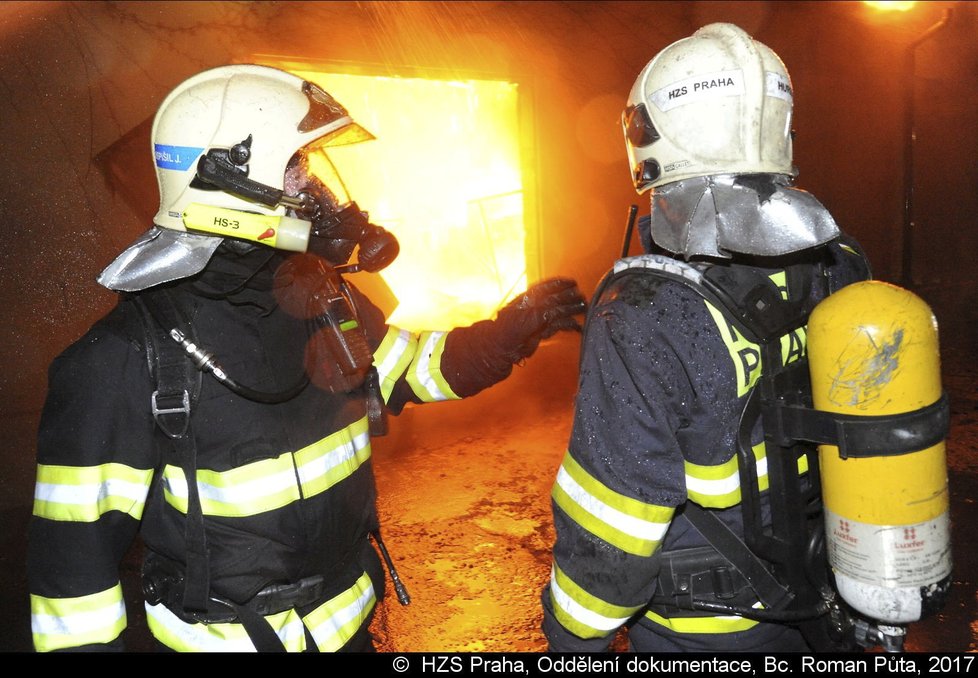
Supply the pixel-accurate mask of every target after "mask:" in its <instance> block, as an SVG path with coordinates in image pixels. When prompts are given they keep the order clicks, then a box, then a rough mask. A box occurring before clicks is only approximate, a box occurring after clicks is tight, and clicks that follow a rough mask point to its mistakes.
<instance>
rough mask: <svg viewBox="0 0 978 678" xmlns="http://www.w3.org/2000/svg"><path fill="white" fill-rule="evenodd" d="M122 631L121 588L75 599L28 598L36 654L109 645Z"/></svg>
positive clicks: (124, 609)
mask: <svg viewBox="0 0 978 678" xmlns="http://www.w3.org/2000/svg"><path fill="white" fill-rule="evenodd" d="M125 628H126V604H125V603H124V602H123V599H122V585H121V584H116V585H115V586H113V587H112V588H110V589H106V590H105V591H101V592H99V593H93V594H91V595H88V596H79V597H77V598H45V597H44V596H37V595H33V594H31V632H32V634H33V637H34V648H35V649H36V650H37V651H38V652H50V651H51V650H60V649H62V648H66V647H78V646H79V645H88V644H91V643H108V642H111V641H113V640H115V639H116V638H118V637H119V634H120V633H122V632H123V631H124V630H125Z"/></svg>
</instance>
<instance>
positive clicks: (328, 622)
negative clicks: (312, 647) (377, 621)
mask: <svg viewBox="0 0 978 678" xmlns="http://www.w3.org/2000/svg"><path fill="white" fill-rule="evenodd" d="M376 602H377V596H376V594H375V593H374V586H373V583H372V582H371V581H370V577H369V576H368V575H367V573H366V572H364V573H363V574H362V575H361V576H360V578H359V579H357V581H356V583H355V584H354V585H353V586H351V587H350V588H348V589H347V590H346V591H344V592H343V593H341V594H339V595H338V596H335V597H333V598H330V599H329V600H327V601H326V602H325V603H323V604H322V605H320V606H319V607H317V608H316V609H315V610H313V611H312V612H310V613H309V614H308V615H306V616H305V617H303V621H304V622H305V625H306V628H308V629H309V632H310V633H311V634H312V637H313V639H314V640H315V641H316V645H317V647H319V649H320V650H321V651H323V652H335V651H336V650H339V649H340V648H341V647H343V646H344V645H346V644H347V642H349V640H350V638H352V637H353V635H354V634H355V633H356V632H357V631H358V630H359V629H360V627H361V626H363V625H364V624H366V623H367V619H369V617H370V611H371V610H373V608H374V605H375V604H376Z"/></svg>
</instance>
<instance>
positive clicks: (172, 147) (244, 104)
mask: <svg viewBox="0 0 978 678" xmlns="http://www.w3.org/2000/svg"><path fill="white" fill-rule="evenodd" d="M372 138H374V137H373V135H371V134H370V133H369V132H367V131H366V130H365V129H363V128H362V127H360V126H359V125H358V124H357V123H355V122H354V121H353V119H352V118H351V117H350V115H349V113H348V112H347V110H346V109H345V108H344V107H343V106H342V105H340V104H339V103H338V102H337V101H336V100H335V99H333V97H331V96H330V95H329V94H328V93H327V92H325V91H324V90H323V89H322V88H320V87H319V86H317V85H315V84H313V83H310V82H308V81H305V80H303V79H302V78H300V77H298V76H296V75H293V74H291V73H287V72H285V71H282V70H279V69H277V68H271V67H268V66H259V65H254V64H237V65H230V66H221V67H218V68H213V69H210V70H207V71H204V72H202V73H199V74H197V75H195V76H193V77H191V78H189V79H188V80H186V81H184V82H183V83H181V84H180V85H178V86H177V87H176V88H175V89H174V90H173V91H172V92H170V94H169V95H168V96H167V97H166V98H165V99H164V100H163V103H162V104H161V105H160V107H159V110H158V111H157V113H156V118H155V119H154V121H153V128H152V147H153V148H152V150H153V157H154V162H155V166H156V176H157V182H158V184H159V192H160V207H159V211H158V212H157V213H156V216H155V217H154V219H153V222H154V224H155V226H154V228H152V229H150V231H148V232H147V233H144V234H143V236H142V237H141V238H140V239H139V240H137V241H136V243H134V244H133V245H131V246H130V247H129V248H128V249H127V250H126V251H125V252H123V253H122V254H121V255H120V256H119V257H118V258H117V259H116V260H115V261H114V262H113V263H112V264H110V265H109V267H107V268H106V269H105V270H104V271H103V272H102V274H101V276H100V277H99V282H100V283H101V284H103V285H105V286H106V287H108V288H109V289H114V290H121V291H138V290H140V289H145V288H146V287H150V286H152V285H155V284H160V283H162V282H169V281H171V280H178V279H180V278H184V277H188V276H190V275H194V274H195V273H197V272H199V271H200V270H202V269H203V268H204V266H206V264H207V262H208V261H209V259H210V257H211V255H212V254H213V252H214V250H215V249H216V248H217V246H218V245H219V244H220V243H221V241H222V240H223V237H222V236H221V235H208V234H203V233H192V232H187V226H186V215H187V213H188V208H191V207H193V208H194V209H198V208H205V209H216V210H231V211H233V212H231V214H234V213H235V212H238V213H244V214H248V215H255V214H257V215H285V214H286V210H287V206H286V204H283V203H282V202H281V201H280V200H276V196H278V195H280V194H281V193H284V191H283V187H284V178H285V170H286V166H287V165H288V163H289V160H290V159H291V158H292V157H293V155H295V154H296V153H297V152H298V151H299V150H300V149H307V151H311V150H314V149H316V148H321V147H323V146H335V145H341V144H349V143H356V142H358V141H364V140H368V139H372ZM209 158H219V159H221V160H222V161H223V162H222V163H221V168H223V174H222V175H221V176H224V177H229V178H228V180H227V181H216V180H215V181H208V180H205V179H202V177H201V176H200V175H199V173H198V163H199V162H202V159H204V160H206V159H209ZM211 166H212V167H213V164H211ZM256 195H258V196H260V199H258V198H256V197H255V196H256ZM269 196H271V197H269ZM252 239H254V238H252ZM266 244H267V243H266ZM286 249H296V247H286Z"/></svg>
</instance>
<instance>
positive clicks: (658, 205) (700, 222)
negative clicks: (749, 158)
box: [651, 174, 839, 260]
mask: <svg viewBox="0 0 978 678" xmlns="http://www.w3.org/2000/svg"><path fill="white" fill-rule="evenodd" d="M651 197H652V219H651V231H652V240H654V241H655V244H657V245H658V246H659V247H662V248H663V249H665V250H667V251H669V252H672V253H673V254H677V255H679V256H681V257H683V258H684V259H686V260H689V259H692V258H694V257H712V258H719V259H730V258H731V257H732V255H734V254H750V255H757V256H771V257H776V256H782V255H785V254H791V253H792V252H798V251H801V250H805V249H809V248H812V247H817V246H819V245H822V244H824V243H827V242H829V241H830V240H833V239H835V238H836V237H838V235H839V228H838V226H836V223H835V220H834V219H833V218H832V215H831V214H829V212H828V210H827V209H825V207H823V206H822V204H821V203H820V202H819V201H818V200H817V199H816V198H815V196H813V195H812V194H811V193H808V192H806V191H803V190H800V189H797V188H793V187H792V186H791V185H790V178H789V177H786V176H784V175H775V174H747V175H729V174H727V175H716V176H705V177H693V178H690V179H684V180H682V181H675V182H672V183H668V184H665V185H663V186H659V187H657V188H655V189H653V190H652V196H651Z"/></svg>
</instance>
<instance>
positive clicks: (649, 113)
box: [615, 24, 951, 650]
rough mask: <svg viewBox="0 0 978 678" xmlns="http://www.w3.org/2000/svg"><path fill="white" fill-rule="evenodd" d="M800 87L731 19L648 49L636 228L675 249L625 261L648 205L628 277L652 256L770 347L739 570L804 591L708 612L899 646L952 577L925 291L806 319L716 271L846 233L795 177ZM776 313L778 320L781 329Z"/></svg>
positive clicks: (839, 305) (880, 289)
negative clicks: (766, 515)
mask: <svg viewBox="0 0 978 678" xmlns="http://www.w3.org/2000/svg"><path fill="white" fill-rule="evenodd" d="M792 96H793V95H792V89H791V82H790V79H789V76H788V73H787V71H786V70H785V68H784V64H783V63H782V62H781V60H780V59H779V58H778V56H777V55H776V54H775V53H774V52H773V51H771V50H770V49H769V48H768V47H766V46H764V45H763V44H761V43H759V42H757V41H755V40H753V39H752V38H751V37H750V36H748V35H747V34H746V33H745V32H744V31H742V30H741V29H740V28H738V27H736V26H733V25H731V24H711V25H709V26H706V27H704V28H702V29H700V30H699V31H697V32H696V33H695V34H694V35H693V36H691V37H689V38H685V39H683V40H680V41H678V42H676V43H673V44H672V45H670V46H669V47H667V48H665V49H664V50H663V51H662V52H660V53H659V54H658V55H657V56H656V57H655V58H654V59H653V60H652V61H650V62H649V64H648V65H647V66H646V67H645V69H643V71H642V72H641V73H640V75H639V77H638V79H637V80H636V82H635V85H634V87H633V89H632V91H631V94H630V95H629V98H628V102H627V104H626V108H625V111H624V113H623V116H622V129H623V133H624V136H625V143H626V149H627V151H628V157H629V162H630V165H631V169H632V178H633V181H634V184H635V188H636V190H637V191H638V192H639V193H645V192H646V191H651V207H652V213H651V215H650V216H649V217H644V218H643V219H642V220H641V221H640V222H639V230H640V231H642V239H643V245H645V247H646V249H647V250H650V251H651V249H652V243H655V244H656V245H658V246H659V247H661V248H663V249H664V250H666V251H668V252H669V253H670V256H669V257H665V256H661V255H656V254H645V255H642V256H640V257H632V258H627V257H628V251H629V244H630V240H631V235H632V230H633V228H634V225H635V216H636V212H637V208H636V207H634V206H633V207H632V209H631V211H630V212H629V215H628V222H627V226H626V234H625V239H624V243H623V245H622V252H621V257H622V258H621V259H620V260H619V261H618V262H617V263H616V265H615V270H616V272H620V270H623V269H629V268H635V269H637V268H653V269H656V273H655V274H656V275H660V276H661V275H665V276H666V277H671V278H672V279H674V280H676V281H678V282H681V283H684V284H687V285H689V286H691V287H693V288H694V289H697V290H699V291H700V292H701V294H703V296H704V297H706V298H707V299H708V300H710V301H711V303H714V304H715V305H719V307H723V308H726V309H727V310H728V311H729V313H730V316H731V317H732V318H737V319H738V323H739V324H738V329H739V330H740V331H741V332H742V334H744V336H745V337H751V336H753V337H754V339H751V341H755V340H756V343H757V344H758V346H759V347H760V350H761V353H762V355H763V356H764V357H763V361H762V362H763V364H764V365H765V371H764V372H762V373H761V377H760V380H759V381H758V383H757V385H756V386H755V387H754V389H753V391H752V392H751V395H750V397H749V398H748V401H747V405H746V406H745V408H744V412H743V415H742V420H741V430H740V440H739V444H738V446H739V450H738V455H737V456H738V466H739V472H740V486H741V488H742V500H741V510H742V513H743V515H744V525H745V527H744V542H745V543H746V545H747V547H748V548H749V551H750V553H747V554H744V553H736V558H739V559H740V560H739V562H740V564H742V565H744V567H743V568H741V569H749V568H751V567H753V566H754V565H755V564H759V565H762V566H763V567H764V568H767V569H769V570H770V571H771V572H772V573H773V574H775V575H777V579H778V580H779V581H778V582H777V583H778V584H779V585H783V586H785V587H786V588H787V591H788V592H789V595H788V596H787V600H788V601H789V602H787V603H783V604H780V603H779V604H777V605H769V606H766V607H765V609H763V610H755V609H743V608H737V609H733V608H731V607H729V606H724V605H717V604H711V603H702V604H699V605H694V609H698V610H702V611H710V612H713V613H721V614H737V615H740V616H743V617H746V618H752V619H760V620H763V621H773V622H781V623H788V624H795V625H798V626H799V628H801V629H802V631H803V633H806V637H807V638H809V640H810V642H811V638H813V637H818V638H820V639H821V640H823V641H825V643H827V648H828V649H838V648H839V647H853V646H856V645H858V646H863V647H871V646H874V645H880V646H882V647H883V648H884V649H886V650H899V649H901V648H902V642H903V636H904V635H905V633H906V630H905V625H906V624H909V623H912V622H915V621H918V620H920V619H921V618H923V617H925V616H927V615H928V614H932V613H934V612H935V611H937V610H940V609H941V607H942V606H943V605H944V604H945V602H946V599H947V594H948V590H949V587H950V576H951V552H950V528H949V519H948V490H947V469H946V461H945V457H944V439H945V437H946V435H947V431H948V420H949V407H948V402H947V397H946V395H944V393H943V391H942V389H941V385H940V365H939V362H940V361H939V356H938V343H937V333H936V321H935V320H934V317H933V314H932V313H931V311H930V309H929V307H927V305H926V304H925V303H924V302H923V301H922V300H920V299H919V298H918V297H916V296H915V295H914V294H913V293H911V292H909V291H908V290H904V289H902V288H899V287H896V286H893V285H889V284H886V283H882V282H877V281H866V282H859V283H853V284H850V285H847V286H845V287H842V288H841V289H833V288H832V286H831V284H830V285H829V288H830V289H829V290H828V292H830V293H829V294H828V296H826V297H825V298H824V299H823V300H822V301H821V302H819V303H818V304H817V305H815V306H814V308H812V305H811V304H808V305H807V307H806V308H801V307H799V308H798V309H795V310H791V311H790V312H789V311H788V310H785V311H779V310H778V308H779V306H781V305H782V304H781V303H780V301H779V299H777V298H774V299H771V300H770V302H771V303H763V304H759V303H758V299H754V298H753V297H751V293H750V290H746V292H745V293H743V294H741V293H740V292H739V291H738V290H737V289H736V287H733V288H731V286H730V285H728V284H723V285H714V284H712V283H711V280H712V279H714V278H715V279H717V280H719V277H717V276H721V275H726V274H725V273H724V270H725V269H726V268H727V267H725V266H723V265H722V264H721V265H716V264H715V263H714V262H715V261H716V260H722V259H730V258H731V255H732V254H743V255H749V256H760V257H772V256H774V257H776V256H782V255H790V254H794V253H795V252H804V251H809V250H811V251H815V250H816V248H821V247H825V246H829V243H834V241H835V240H836V239H837V238H838V237H839V235H840V232H839V230H838V227H837V226H836V224H835V222H834V220H833V219H832V217H831V215H829V214H828V212H827V210H825V208H824V207H823V206H822V205H821V204H819V203H818V201H817V200H815V198H814V197H812V196H810V195H809V194H807V193H805V192H804V191H801V190H799V189H795V188H793V186H792V185H791V182H792V179H793V177H794V175H795V174H796V170H795V168H794V166H793V165H792V133H791V131H790V130H791V116H792ZM831 246H832V247H836V246H837V245H836V244H832V245H831ZM683 259H685V260H686V261H682V260H683ZM687 262H690V263H687ZM786 270H788V269H786ZM730 275H733V271H732V269H731V270H730ZM730 275H727V277H730ZM788 275H789V276H790V275H792V274H791V273H790V271H789V273H788ZM798 275H799V276H801V277H800V278H799V281H802V278H804V280H810V279H811V277H812V275H811V273H806V274H804V275H802V273H801V269H799V273H798ZM821 275H823V274H821V273H820V274H819V276H816V277H820V276H821ZM762 287H763V285H760V286H758V287H757V288H756V289H761V288H762ZM812 303H814V302H812ZM768 308H769V309H771V311H767V310H765V309H768ZM785 308H786V309H787V308H788V307H785ZM771 313H775V314H778V313H784V314H787V315H785V318H784V320H785V323H789V321H790V323H793V325H792V324H790V323H789V324H783V326H781V324H780V323H781V320H779V319H778V316H777V315H771ZM789 316H790V317H789ZM769 322H774V323H775V326H776V327H775V330H776V331H771V332H768V331H767V330H768V328H766V327H765V324H766V323H769ZM806 325H807V329H806ZM796 329H798V330H800V331H801V332H803V333H804V332H807V356H806V357H804V358H802V359H801V360H799V361H797V362H796V363H793V364H789V365H782V364H781V363H782V362H784V360H783V358H782V356H781V345H780V339H781V337H782V336H786V335H785V332H786V331H789V330H790V331H794V330H796ZM768 366H773V368H768ZM779 366H780V367H779ZM758 421H760V422H762V423H763V430H764V437H765V442H766V445H767V451H768V453H767V460H766V463H767V475H768V480H769V488H768V502H769V504H770V506H771V514H772V515H771V518H770V520H769V521H765V520H763V519H762V518H761V509H760V495H759V491H758V490H757V480H758V478H757V468H756V462H755V460H754V455H753V453H752V452H751V444H750V443H751V439H750V432H751V431H752V430H753V425H754V424H755V423H757V422H758ZM745 422H746V423H745ZM816 446H817V452H816ZM803 460H804V461H806V462H807V464H808V472H807V474H806V475H805V476H803V475H802V474H801V471H800V470H799V464H800V463H801V461H803ZM748 488H750V489H748ZM690 506H691V505H687V508H689V507H690ZM697 508H698V507H695V506H693V509H694V510H693V511H691V512H690V513H692V514H696V510H695V509H697ZM705 513H708V512H705ZM691 520H692V518H691ZM697 529H699V530H700V532H702V533H704V535H706V534H707V533H706V532H705V531H704V529H700V525H697ZM718 534H719V533H718ZM707 539H708V541H710V542H711V543H714V540H713V539H712V538H710V537H707ZM714 545H715V546H716V544H715V543H714ZM717 550H718V551H720V552H721V554H722V555H724V556H725V557H726V558H727V559H728V560H729V561H730V562H735V563H736V562H738V561H737V560H736V559H735V557H734V556H731V551H726V552H725V551H723V550H722V549H720V548H719V547H717ZM733 552H736V549H734V551H733ZM763 579H764V577H763V576H758V577H757V580H758V581H762V580H763ZM771 588H772V590H777V587H774V586H772V587H771ZM761 590H762V589H758V588H756V587H755V591H761ZM759 598H761V599H763V598H764V596H763V595H759ZM772 598H773V596H772ZM806 626H807V629H808V631H806ZM809 632H810V633H811V634H813V635H811V636H810V635H809ZM813 647H814V644H813ZM817 649H826V647H821V648H817Z"/></svg>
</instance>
